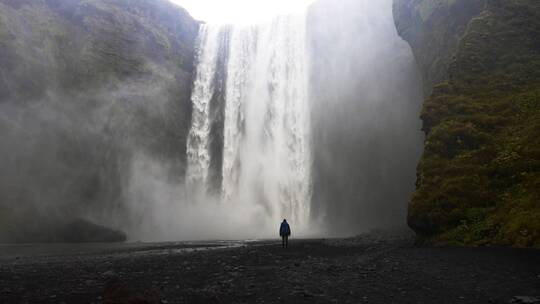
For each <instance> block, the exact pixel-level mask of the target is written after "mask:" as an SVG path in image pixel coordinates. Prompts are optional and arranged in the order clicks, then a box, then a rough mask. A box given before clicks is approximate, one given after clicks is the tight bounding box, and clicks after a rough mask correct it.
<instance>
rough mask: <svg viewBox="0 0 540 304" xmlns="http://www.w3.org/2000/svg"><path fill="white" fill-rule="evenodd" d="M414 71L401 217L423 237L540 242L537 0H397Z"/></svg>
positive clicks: (463, 241) (396, 10)
mask: <svg viewBox="0 0 540 304" xmlns="http://www.w3.org/2000/svg"><path fill="white" fill-rule="evenodd" d="M394 15H395V19H396V24H397V28H398V31H399V32H400V34H401V35H402V37H403V38H404V39H406V40H407V41H408V42H409V43H410V45H411V46H412V48H413V52H414V53H415V56H416V59H417V62H418V65H419V67H420V69H421V70H422V74H423V79H424V91H425V94H426V100H425V102H424V106H423V110H422V115H421V117H422V120H423V129H424V132H425V133H426V141H425V152H424V155H423V157H422V159H421V161H420V164H419V166H418V170H417V171H418V173H417V183H416V192H415V193H414V195H413V197H412V199H411V201H410V204H409V216H408V222H409V225H410V226H411V227H412V228H413V229H414V230H415V231H416V232H417V234H418V236H419V240H420V241H425V242H428V243H432V244H457V245H484V246H500V245H502V246H536V247H538V246H540V204H539V202H540V191H539V189H540V187H539V186H540V173H539V169H540V141H539V138H540V137H539V135H540V111H539V110H540V108H539V106H540V101H539V99H540V91H539V88H540V3H539V2H538V1H534V0H489V1H469V0H466V1H465V0H463V1H460V0H455V1H445V0H437V1H436V0H396V1H395V2H394Z"/></svg>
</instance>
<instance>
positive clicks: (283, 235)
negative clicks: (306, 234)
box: [279, 219, 291, 248]
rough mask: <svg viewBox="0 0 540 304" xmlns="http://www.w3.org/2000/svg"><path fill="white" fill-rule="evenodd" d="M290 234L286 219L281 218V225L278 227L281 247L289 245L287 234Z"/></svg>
mask: <svg viewBox="0 0 540 304" xmlns="http://www.w3.org/2000/svg"><path fill="white" fill-rule="evenodd" d="M290 235H291V227H290V226H289V224H288V223H287V220H286V219H285V220H283V222H281V226H280V227H279V236H281V244H282V245H283V248H288V247H289V236H290Z"/></svg>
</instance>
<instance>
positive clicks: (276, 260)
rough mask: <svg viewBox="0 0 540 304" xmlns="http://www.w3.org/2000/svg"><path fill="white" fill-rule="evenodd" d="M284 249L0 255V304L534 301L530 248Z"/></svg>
mask: <svg viewBox="0 0 540 304" xmlns="http://www.w3.org/2000/svg"><path fill="white" fill-rule="evenodd" d="M290 245H291V247H290V248H289V249H286V250H285V249H282V248H281V245H280V244H279V243H278V242H275V241H260V242H231V243H205V244H203V243H191V244H188V243H181V244H180V243H176V244H175V243H171V244H156V245H137V244H135V245H125V246H122V247H118V248H113V249H111V248H108V249H107V248H103V249H99V248H98V249H96V248H94V249H93V250H89V249H87V250H86V251H84V253H78V252H74V251H71V253H68V254H66V253H63V254H61V255H59V254H55V253H51V252H49V253H47V254H45V255H38V254H35V252H34V253H32V250H29V248H26V251H25V252H26V253H24V254H21V255H17V250H18V249H17V250H12V251H9V250H8V249H9V247H1V249H2V251H3V253H0V302H1V303H540V300H539V299H540V251H537V250H515V249H495V248H418V247H415V246H414V245H413V242H412V239H410V238H408V237H388V236H374V235H366V236H363V237H359V238H355V239H344V240H335V239H333V240H294V239H292V240H291V243H290ZM96 246H98V245H96ZM89 248H92V247H89ZM30 249H31V248H30ZM6 252H10V253H9V254H6ZM21 252H22V251H21Z"/></svg>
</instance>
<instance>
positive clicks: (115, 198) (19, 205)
mask: <svg viewBox="0 0 540 304" xmlns="http://www.w3.org/2000/svg"><path fill="white" fill-rule="evenodd" d="M198 27H199V24H198V23H197V22H196V21H194V20H193V19H192V18H191V17H190V16H189V14H188V13H187V12H186V11H185V10H183V9H182V8H179V7H176V6H174V5H172V4H171V3H170V2H168V1H162V0H156V1H145V0H89V1H86V0H85V1H83V0H76V1H63V0H31V1H30V0H1V1H0V147H1V148H0V168H1V169H0V241H42V240H47V239H49V238H54V236H51V235H50V234H47V233H42V232H43V230H46V229H44V227H47V226H48V225H49V224H50V223H51V222H58V221H68V220H70V219H74V218H78V217H84V218H89V219H92V220H95V221H97V222H100V223H104V224H108V225H111V226H121V222H122V221H123V218H124V219H125V217H123V216H122V215H123V214H124V209H125V208H126V191H127V189H126V185H127V183H128V182H129V178H130V177H129V176H130V174H129V172H130V170H131V163H132V160H133V159H134V158H138V157H148V158H152V159H155V160H159V161H162V162H164V163H166V164H167V165H166V168H167V170H168V173H167V174H168V175H169V176H170V178H171V179H176V180H177V179H181V178H183V176H184V174H183V171H184V167H185V157H186V156H185V145H186V137H187V132H188V128H189V123H190V115H191V114H190V113H191V103H190V94H191V82H192V72H193V60H194V45H195V39H196V35H197V32H198Z"/></svg>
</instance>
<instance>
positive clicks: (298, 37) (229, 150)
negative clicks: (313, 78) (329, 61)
mask: <svg viewBox="0 0 540 304" xmlns="http://www.w3.org/2000/svg"><path fill="white" fill-rule="evenodd" d="M220 33H221V34H224V33H226V35H228V39H220V38H219V35H220ZM199 41H200V42H199V43H200V44H199V53H198V63H197V74H196V79H195V82H194V87H193V94H192V102H193V117H192V126H191V131H190V134H189V140H188V147H187V149H188V170H187V180H188V183H189V184H190V185H192V187H196V188H202V189H208V187H210V186H211V185H210V184H209V183H208V176H209V174H210V173H209V170H210V166H209V164H210V160H211V158H212V157H222V158H223V159H222V168H221V172H220V174H221V177H222V179H221V188H220V189H219V191H220V193H221V195H220V197H221V200H222V203H223V204H229V205H234V206H248V205H255V206H257V207H260V208H258V210H263V214H258V215H256V216H259V217H266V218H267V220H271V221H273V222H275V223H278V221H279V220H280V219H282V218H287V219H289V220H290V221H292V222H293V223H294V224H295V227H298V228H297V229H302V228H303V227H306V226H307V222H308V220H309V216H310V203H311V162H312V160H311V159H312V156H311V154H312V152H311V144H310V138H311V134H310V130H311V127H310V112H309V107H308V103H309V100H308V75H309V74H308V59H307V57H308V56H307V51H306V16H305V14H299V15H289V16H280V17H276V18H275V19H274V20H273V21H272V22H270V23H267V24H261V25H256V26H227V27H223V26H216V25H203V26H202V27H201V30H200V38H199ZM220 43H226V44H227V45H226V47H227V48H228V52H224V54H227V56H228V58H226V60H218V58H219V56H221V55H222V53H220V51H219V50H220ZM219 62H223V64H224V67H219V66H218V65H219ZM219 68H224V70H225V73H223V74H224V75H222V76H221V77H225V78H226V83H225V88H224V90H225V92H224V104H222V105H220V106H222V107H223V117H224V119H223V122H222V123H223V128H222V130H223V134H221V136H223V147H222V148H223V153H222V155H215V154H213V152H212V151H211V149H210V144H209V142H210V140H209V138H210V135H211V134H210V133H211V132H210V130H211V125H212V124H213V123H215V122H214V121H213V117H212V115H210V113H211V109H210V101H211V100H212V98H213V95H214V94H215V91H216V87H215V83H216V82H217V80H216V77H219V76H216V75H218V73H217V71H218V69H219ZM235 210H238V209H235ZM240 210H241V209H240Z"/></svg>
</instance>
